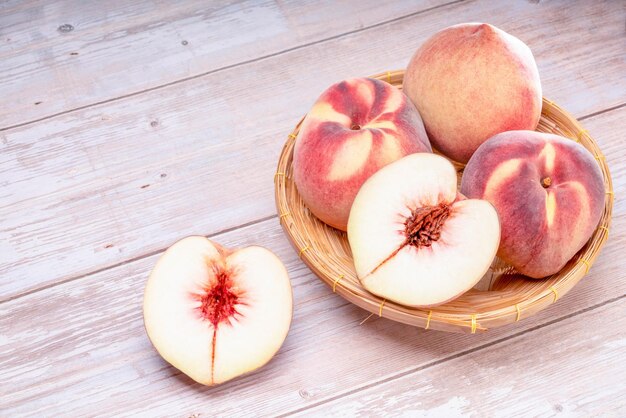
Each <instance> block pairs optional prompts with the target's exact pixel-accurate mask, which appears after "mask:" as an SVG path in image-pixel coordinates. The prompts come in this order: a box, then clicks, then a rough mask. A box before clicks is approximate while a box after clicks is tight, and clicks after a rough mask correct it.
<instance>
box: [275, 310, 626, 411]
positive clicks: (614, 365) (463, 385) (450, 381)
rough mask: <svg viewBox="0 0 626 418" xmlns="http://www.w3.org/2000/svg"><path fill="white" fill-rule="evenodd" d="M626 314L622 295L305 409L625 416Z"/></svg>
mask: <svg viewBox="0 0 626 418" xmlns="http://www.w3.org/2000/svg"><path fill="white" fill-rule="evenodd" d="M625 313H626V302H625V301H624V299H620V300H619V301H616V302H614V303H611V304H608V305H606V306H603V307H601V308H599V309H594V310H592V311H590V312H585V313H583V314H581V315H576V316H574V317H573V318H569V319H566V320H564V321H561V322H558V323H556V324H551V325H548V326H546V327H544V328H541V329H538V330H536V331H534V332H532V333H531V334H524V335H521V336H518V337H514V338H511V339H508V340H506V341H504V342H501V343H498V344H493V345H491V346H489V347H487V348H485V349H483V350H480V351H477V352H472V353H468V354H466V355H463V356H460V357H458V358H455V359H453V360H451V361H448V362H445V363H443V364H435V365H432V366H429V367H426V368H423V369H419V370H416V371H414V372H407V373H404V374H403V376H402V377H400V378H399V379H393V380H387V381H385V382H384V383H382V384H378V385H368V387H367V388H366V389H364V390H361V391H359V392H358V393H355V394H352V395H350V396H346V397H340V398H338V399H337V400H335V401H333V402H330V403H327V404H324V405H321V406H319V407H317V408H313V409H306V410H304V411H303V412H301V414H299V415H305V416H311V415H313V416H359V415H367V416H382V415H388V414H389V413H390V412H392V413H393V414H394V415H396V414H397V415H401V414H409V415H411V416H424V415H429V416H444V417H452V416H474V415H475V416H481V417H495V416H499V417H511V416H533V417H537V416H553V415H558V414H561V413H563V414H565V415H566V416H586V417H590V416H615V417H617V416H624V415H625V414H626V380H625V379H624V376H626V363H625V362H624V354H625V352H626V315H624V314H625ZM286 415H290V414H286Z"/></svg>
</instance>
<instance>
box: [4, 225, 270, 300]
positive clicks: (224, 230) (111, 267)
mask: <svg viewBox="0 0 626 418" xmlns="http://www.w3.org/2000/svg"><path fill="white" fill-rule="evenodd" d="M276 217H277V215H270V216H265V217H263V218H258V219H253V220H251V221H249V222H246V223H243V224H241V225H237V226H233V227H230V228H224V229H221V230H219V231H216V232H213V233H211V234H203V235H201V236H203V237H206V238H213V237H215V236H217V235H221V234H226V233H228V232H233V231H236V230H238V229H241V228H246V227H249V226H252V225H256V224H259V223H261V222H265V221H269V220H270V219H273V218H276ZM181 239H182V238H181ZM167 248H168V247H164V248H159V249H157V250H154V251H150V252H149V253H145V254H141V255H138V256H136V257H132V258H128V259H126V260H124V261H120V262H119V263H114V264H111V265H109V266H104V267H101V268H98V269H95V270H92V271H89V272H87V273H82V274H79V275H76V276H71V277H68V278H66V279H64V280H60V281H58V282H54V283H50V284H47V285H44V286H41V287H36V288H34V289H29V290H27V291H25V292H22V293H17V294H15V295H12V296H9V297H8V298H6V299H0V305H1V304H3V303H5V302H10V301H12V300H15V299H20V298H22V297H24V296H28V295H32V294H33V293H37V292H40V291H42V290H46V289H50V288H52V287H55V286H57V285H60V284H65V283H69V282H73V281H75V280H79V279H82V278H84V277H87V276H91V275H93V274H98V273H102V272H103V271H107V270H110V269H114V268H116V267H120V266H124V265H126V264H130V263H134V262H135V261H139V260H142V259H144V258H148V257H152V256H153V255H157V254H160V253H162V252H165V250H167Z"/></svg>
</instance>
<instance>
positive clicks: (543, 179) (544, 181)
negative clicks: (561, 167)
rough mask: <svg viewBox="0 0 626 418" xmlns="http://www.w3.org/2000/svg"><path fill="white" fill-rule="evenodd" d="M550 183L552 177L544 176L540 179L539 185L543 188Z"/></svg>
mask: <svg viewBox="0 0 626 418" xmlns="http://www.w3.org/2000/svg"><path fill="white" fill-rule="evenodd" d="M551 184H552V179H551V178H550V177H544V178H542V179H541V185H542V186H543V188H544V189H547V188H548V187H550V185H551Z"/></svg>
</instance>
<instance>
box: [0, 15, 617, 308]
mask: <svg viewBox="0 0 626 418" xmlns="http://www.w3.org/2000/svg"><path fill="white" fill-rule="evenodd" d="M448 4H449V3H448ZM138 94H139V93H138ZM131 95H134V94H131ZM114 100H118V99H111V100H109V101H114ZM90 106H95V105H89V106H85V107H90ZM625 106H626V103H622V104H619V105H617V106H612V107H609V108H606V109H603V110H600V111H597V112H592V113H589V114H587V115H584V116H581V117H579V118H577V119H578V120H579V121H583V120H586V119H590V118H592V117H595V116H599V115H602V114H604V113H608V112H612V111H615V110H618V109H621V108H623V107H625ZM78 109H80V108H77V109H74V110H78ZM74 110H71V111H68V112H72V111H74ZM64 113H65V112H64ZM51 117H54V116H50V118H51ZM46 118H48V117H46ZM34 122H36V121H33V122H28V123H34ZM28 123H27V124H28ZM0 132H2V130H1V129H0ZM277 216H278V215H277V214H274V215H269V216H265V217H262V218H257V219H253V220H251V221H249V222H246V223H243V224H241V225H237V226H233V227H230V228H225V229H221V230H219V231H216V232H214V233H211V234H203V235H202V236H205V237H207V238H212V237H215V236H217V235H220V234H224V233H227V232H232V231H236V230H237V229H240V228H245V227H248V226H252V225H255V224H258V223H261V222H264V221H268V220H270V219H273V218H276V217H277ZM166 249H167V247H162V248H159V249H156V250H153V251H150V252H148V253H144V254H140V255H138V256H135V257H132V258H129V259H126V260H123V261H120V262H118V263H114V264H110V265H108V266H104V267H101V268H98V269H95V270H91V271H88V272H86V273H82V274H79V275H76V276H70V277H67V278H66V279H63V280H60V281H57V282H54V283H49V284H46V285H43V286H41V287H36V288H33V289H29V290H27V291H25V292H21V293H17V294H14V295H11V296H9V297H7V298H5V299H0V305H1V304H3V303H5V302H10V301H12V300H16V299H20V298H22V297H24V296H28V295H31V294H34V293H37V292H40V291H42V290H46V289H50V288H52V287H54V286H57V285H60V284H65V283H70V282H73V281H75V280H78V279H81V278H83V277H87V276H90V275H92V274H97V273H100V272H103V271H106V270H109V269H113V268H116V267H119V266H123V265H126V264H129V263H133V262H135V261H139V260H142V259H144V258H147V257H151V256H153V255H157V254H160V253H162V252H164V251H165V250H166Z"/></svg>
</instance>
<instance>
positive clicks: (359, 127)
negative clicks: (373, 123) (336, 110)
mask: <svg viewBox="0 0 626 418" xmlns="http://www.w3.org/2000/svg"><path fill="white" fill-rule="evenodd" d="M350 129H352V130H353V131H358V130H359V129H361V126H360V125H358V124H356V123H355V124H354V125H352V126H351V127H350Z"/></svg>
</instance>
